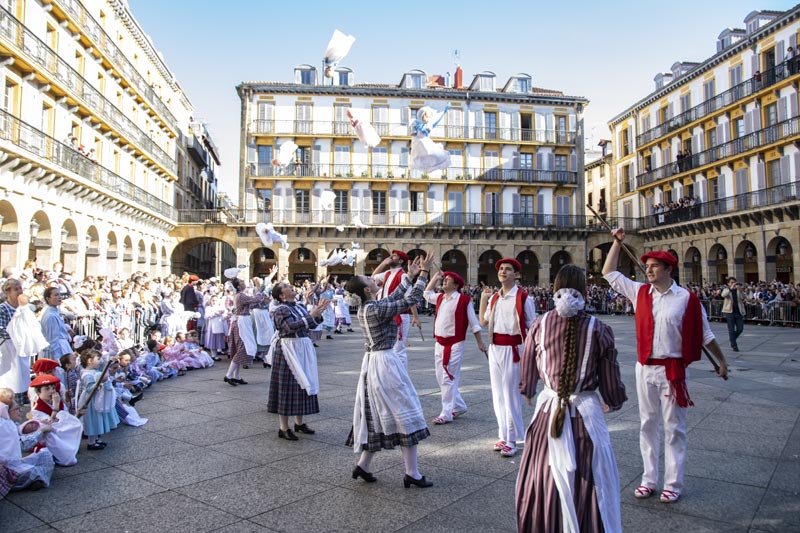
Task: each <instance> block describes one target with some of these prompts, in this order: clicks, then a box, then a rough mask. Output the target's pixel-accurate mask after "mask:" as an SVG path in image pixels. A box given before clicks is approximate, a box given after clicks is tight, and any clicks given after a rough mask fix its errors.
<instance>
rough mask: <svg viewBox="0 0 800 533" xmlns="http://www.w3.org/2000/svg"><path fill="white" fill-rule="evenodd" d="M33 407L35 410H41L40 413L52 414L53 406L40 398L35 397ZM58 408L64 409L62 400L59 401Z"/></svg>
mask: <svg viewBox="0 0 800 533" xmlns="http://www.w3.org/2000/svg"><path fill="white" fill-rule="evenodd" d="M33 409H35V410H36V411H41V412H42V413H44V414H46V415H47V416H53V408H52V407H51V406H50V405H49V404H48V403H47V402H45V401H44V400H42V399H41V398H37V399H36V402H35V403H34V404H33ZM58 410H59V411H63V410H64V402H63V401H61V402H59V405H58Z"/></svg>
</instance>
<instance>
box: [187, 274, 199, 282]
mask: <svg viewBox="0 0 800 533" xmlns="http://www.w3.org/2000/svg"><path fill="white" fill-rule="evenodd" d="M189 281H190V282H192V281H200V278H198V277H197V276H195V275H194V274H192V275H191V276H189Z"/></svg>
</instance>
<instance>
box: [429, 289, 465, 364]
mask: <svg viewBox="0 0 800 533" xmlns="http://www.w3.org/2000/svg"><path fill="white" fill-rule="evenodd" d="M443 299H444V293H442V294H440V295H439V297H438V298H437V299H436V310H435V311H434V312H433V336H434V337H436V342H438V343H439V344H441V345H442V346H444V352H443V353H442V366H443V367H444V371H445V372H447V375H448V377H449V378H450V379H453V375H452V374H451V373H450V371H449V370H448V369H447V365H449V364H450V354H451V352H452V346H453V345H454V344H456V343H459V342H461V341H463V340H464V339H466V338H467V306H468V305H472V298H470V297H469V296H467V295H466V294H459V295H458V303H457V304H456V315H455V317H454V318H455V322H456V330H455V334H454V335H453V336H452V337H440V336H438V335H436V317H437V316H438V315H439V305H440V304H441V303H442V300H443Z"/></svg>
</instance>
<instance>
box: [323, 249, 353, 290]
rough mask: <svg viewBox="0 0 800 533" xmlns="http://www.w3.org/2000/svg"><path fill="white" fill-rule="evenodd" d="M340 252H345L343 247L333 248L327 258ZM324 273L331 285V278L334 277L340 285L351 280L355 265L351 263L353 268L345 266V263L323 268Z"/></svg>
mask: <svg viewBox="0 0 800 533" xmlns="http://www.w3.org/2000/svg"><path fill="white" fill-rule="evenodd" d="M341 250H346V248H344V247H341V246H340V247H336V248H334V249H333V250H332V251H331V252H330V253H329V254H328V256H327V257H331V256H332V255H333V254H334V253H336V252H339V251H341ZM325 271H326V273H327V274H328V275H329V276H330V277H331V278H330V280H331V283H333V277H334V276H336V280H337V281H338V282H339V283H341V282H344V281H347V280H348V279H350V278H352V277H353V276H354V275H355V273H356V263H355V262H354V263H353V266H350V265H347V264H345V263H339V264H338V265H333V266H327V265H326V266H325Z"/></svg>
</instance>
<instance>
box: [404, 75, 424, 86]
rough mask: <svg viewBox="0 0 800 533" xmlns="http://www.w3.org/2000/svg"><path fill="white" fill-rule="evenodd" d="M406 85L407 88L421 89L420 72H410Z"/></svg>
mask: <svg viewBox="0 0 800 533" xmlns="http://www.w3.org/2000/svg"><path fill="white" fill-rule="evenodd" d="M406 85H407V87H408V88H409V89H422V87H423V86H422V74H410V75H409V76H408V80H407V81H406Z"/></svg>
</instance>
